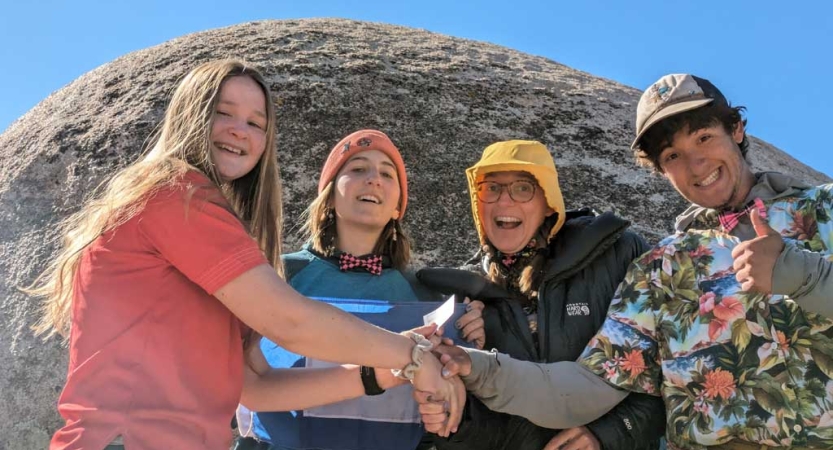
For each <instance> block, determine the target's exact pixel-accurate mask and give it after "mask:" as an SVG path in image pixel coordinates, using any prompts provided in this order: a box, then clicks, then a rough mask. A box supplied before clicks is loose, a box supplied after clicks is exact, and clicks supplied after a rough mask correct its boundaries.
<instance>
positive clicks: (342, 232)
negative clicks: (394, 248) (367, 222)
mask: <svg viewBox="0 0 833 450" xmlns="http://www.w3.org/2000/svg"><path fill="white" fill-rule="evenodd" d="M336 233H337V236H336V240H335V246H336V248H337V249H339V250H341V251H343V252H346V253H350V254H351V255H355V256H361V255H367V254H368V253H373V249H374V248H375V247H376V242H378V241H379V236H381V234H382V230H374V229H367V228H363V227H354V226H349V225H344V224H342V223H340V222H338V221H337V222H336Z"/></svg>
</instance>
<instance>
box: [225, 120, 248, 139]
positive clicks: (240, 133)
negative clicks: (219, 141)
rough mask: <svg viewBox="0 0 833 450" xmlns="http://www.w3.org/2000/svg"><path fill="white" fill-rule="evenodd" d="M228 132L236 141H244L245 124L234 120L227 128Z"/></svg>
mask: <svg viewBox="0 0 833 450" xmlns="http://www.w3.org/2000/svg"><path fill="white" fill-rule="evenodd" d="M228 132H229V134H231V135H232V136H234V137H236V138H238V139H245V138H246V137H247V135H246V123H245V122H242V121H239V120H235V121H234V122H233V123H232V124H231V125H230V126H229V129H228Z"/></svg>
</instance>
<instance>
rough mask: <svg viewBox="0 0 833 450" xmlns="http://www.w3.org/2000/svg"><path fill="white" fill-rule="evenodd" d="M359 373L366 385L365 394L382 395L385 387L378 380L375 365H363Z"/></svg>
mask: <svg viewBox="0 0 833 450" xmlns="http://www.w3.org/2000/svg"><path fill="white" fill-rule="evenodd" d="M359 373H360V376H361V379H362V386H363V387H364V395H380V394H383V393H384V392H385V388H384V387H383V386H381V385H380V384H379V383H378V381H377V378H376V370H375V369H373V367H366V366H361V367H360V368H359Z"/></svg>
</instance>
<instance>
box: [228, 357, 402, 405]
mask: <svg viewBox="0 0 833 450" xmlns="http://www.w3.org/2000/svg"><path fill="white" fill-rule="evenodd" d="M244 372H245V376H244V379H243V394H242V396H241V397H240V403H241V404H243V406H245V407H246V408H248V409H250V410H252V411H293V410H300V409H307V408H313V407H316V406H322V405H328V404H331V403H336V402H340V401H344V400H349V399H353V398H357V397H361V396H363V395H364V385H363V384H362V381H361V376H360V374H359V366H355V365H344V366H340V367H328V368H291V369H289V368H284V369H276V368H272V367H270V366H269V363H267V362H266V359H265V358H264V356H263V353H262V352H261V350H260V348H259V347H258V346H255V347H254V348H253V349H252V351H251V354H250V355H249V364H246V365H245V366H244ZM375 372H376V382H377V384H378V385H379V387H381V388H382V389H390V388H392V387H395V386H399V385H401V384H405V383H406V382H405V381H404V380H401V379H399V378H396V377H394V376H393V375H392V374H391V372H390V371H389V370H387V369H380V370H377V371H375ZM321 386H327V388H326V389H322V388H321Z"/></svg>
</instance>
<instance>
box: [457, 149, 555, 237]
mask: <svg viewBox="0 0 833 450" xmlns="http://www.w3.org/2000/svg"><path fill="white" fill-rule="evenodd" d="M514 171H519V172H526V173H529V174H530V175H532V176H534V177H535V181H537V182H538V186H540V187H541V189H542V190H543V191H544V196H545V197H546V200H547V205H548V206H549V207H550V208H551V209H552V210H553V211H555V213H556V214H558V219H557V220H556V222H555V225H553V227H552V229H551V230H550V232H549V238H552V237H553V236H555V234H556V233H558V230H560V229H561V227H562V226H563V225H564V220H565V217H566V215H565V212H564V198H563V197H562V195H561V188H560V187H559V185H558V172H557V171H556V169H555V161H553V158H552V155H551V154H550V152H549V150H547V147H545V146H544V144H541V143H540V142H536V141H517V140H516V141H503V142H496V143H494V144H492V145H490V146H488V147H486V149H485V150H483V156H482V157H481V158H480V161H478V162H477V163H476V164H475V165H473V166H471V167H469V168H468V169H466V178H467V179H468V184H469V196H470V200H471V212H472V215H473V216H474V226H475V228H476V229H477V236H478V237H479V238H480V244H481V245H483V244H485V243H486V234H485V230H484V228H483V223H482V221H481V218H480V211H479V208H478V207H477V182H478V181H481V180H482V178H483V176H484V175H486V174H488V173H492V172H514Z"/></svg>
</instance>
